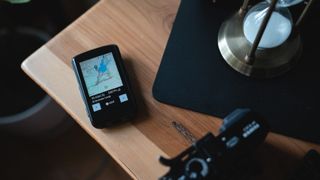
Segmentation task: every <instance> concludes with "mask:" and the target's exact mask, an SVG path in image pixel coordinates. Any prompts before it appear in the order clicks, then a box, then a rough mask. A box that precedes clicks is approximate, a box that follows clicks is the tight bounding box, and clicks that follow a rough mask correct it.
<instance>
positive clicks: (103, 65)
mask: <svg viewBox="0 0 320 180" xmlns="http://www.w3.org/2000/svg"><path fill="white" fill-rule="evenodd" d="M73 68H74V70H75V73H76V76H77V79H78V82H79V87H80V90H81V94H82V97H83V100H84V102H85V105H86V108H87V112H88V116H89V118H90V120H91V122H92V124H93V126H95V127H97V128H103V127H107V126H110V125H112V124H114V123H115V122H118V121H122V120H126V119H129V118H130V117H132V116H133V115H134V114H135V110H136V107H135V101H134V99H133V94H132V92H131V88H130V84H129V82H128V77H127V75H126V74H127V73H126V72H125V69H124V66H123V63H122V58H121V55H120V52H119V49H118V48H117V46H115V45H109V46H104V47H101V48H97V49H94V50H91V51H87V52H85V53H82V54H80V55H78V56H76V57H74V59H73Z"/></svg>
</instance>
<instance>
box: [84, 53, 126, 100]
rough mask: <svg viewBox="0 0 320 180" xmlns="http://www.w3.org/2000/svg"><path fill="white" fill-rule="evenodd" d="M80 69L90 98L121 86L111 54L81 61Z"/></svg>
mask: <svg viewBox="0 0 320 180" xmlns="http://www.w3.org/2000/svg"><path fill="white" fill-rule="evenodd" d="M80 67H81V72H82V74H83V78H84V81H85V84H86V87H87V89H88V94H89V96H90V97H92V96H94V95H97V94H100V93H102V92H106V91H109V90H112V89H115V88H118V87H121V86H123V83H122V80H121V77H120V74H119V71H118V68H117V65H116V63H115V61H114V57H113V55H112V53H111V52H110V53H107V54H104V55H101V56H98V57H95V58H92V59H89V60H87V61H83V62H81V63H80Z"/></svg>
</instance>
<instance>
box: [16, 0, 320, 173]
mask: <svg viewBox="0 0 320 180" xmlns="http://www.w3.org/2000/svg"><path fill="white" fill-rule="evenodd" d="M179 3H180V1H179V0H161V1H159V0H101V1H99V2H98V3H97V4H96V5H95V6H94V7H92V8H91V9H90V10H89V11H87V12H86V13H85V14H84V15H82V16H81V17H80V18H79V19H77V20H76V21H75V22H73V23H72V24H71V25H70V26H68V27H67V28H66V29H65V30H63V31H62V32H61V33H59V34H58V35H57V36H56V37H54V38H53V39H52V40H51V41H49V42H48V43H47V44H46V45H44V46H43V47H41V48H40V49H39V50H37V51H36V52H35V53H34V54H32V55H31V56H30V57H29V58H27V59H26V60H25V61H24V62H23V64H22V69H23V70H24V71H25V72H26V73H27V74H28V75H29V76H30V77H31V78H32V79H33V80H34V81H35V82H37V83H38V84H39V85H40V86H41V87H42V88H43V89H44V90H45V91H46V92H47V93H48V94H49V95H51V96H52V97H53V98H54V99H55V100H56V101H57V102H58V103H59V104H60V105H61V106H62V107H64V109H66V111H67V112H68V113H69V114H71V115H72V117H73V118H74V119H75V120H76V121H77V122H78V123H79V124H80V125H81V126H82V128H84V129H85V130H86V131H87V132H88V133H89V134H90V135H91V136H92V137H93V138H94V139H95V140H96V141H97V142H98V143H99V144H100V145H101V146H102V147H103V148H104V149H105V150H106V151H107V152H108V153H109V154H110V155H111V156H112V157H113V158H114V159H115V160H116V161H117V162H118V163H119V165H120V166H122V168H124V169H125V170H126V171H127V172H128V173H129V175H131V177H132V178H134V179H157V178H158V177H159V176H161V175H163V174H164V173H165V172H166V171H167V170H168V169H167V168H164V167H163V166H161V165H160V164H159V162H158V159H157V158H158V157H159V155H164V156H167V157H173V156H175V155H177V154H178V153H179V152H180V151H182V150H183V149H185V148H186V147H188V146H189V145H190V144H189V142H188V141H187V140H186V139H184V138H183V137H182V136H181V135H180V134H179V133H178V132H177V131H176V130H175V129H174V128H173V126H172V121H177V122H180V123H182V124H183V125H184V126H186V127H187V128H188V129H189V130H190V131H191V132H192V133H193V134H194V135H195V136H196V137H198V138H200V137H201V136H202V135H204V134H206V133H207V132H208V131H211V132H213V133H214V134H216V135H217V133H218V129H219V126H220V124H221V120H220V119H218V118H215V117H212V116H208V115H204V114H200V113H196V112H192V111H188V110H184V109H181V108H177V107H173V106H169V105H166V104H162V103H160V102H158V101H156V100H155V99H154V98H153V97H152V91H151V90H152V84H153V81H154V79H155V75H156V72H157V70H158V67H159V64H160V61H161V58H162V54H163V52H164V48H165V46H166V43H167V40H168V37H169V34H170V30H171V28H172V24H173V22H174V18H175V15H176V12H177V9H178V6H179ZM106 44H117V45H118V46H119V48H120V51H121V53H122V55H123V58H124V60H125V65H126V67H127V70H128V71H129V76H130V80H131V81H132V84H133V86H134V92H135V95H136V97H137V100H138V105H139V115H138V118H136V119H135V120H134V121H133V122H131V123H127V124H124V125H121V126H118V127H115V128H110V129H105V130H97V129H94V128H93V127H92V126H91V125H90V123H89V120H88V118H87V115H86V113H85V109H84V104H83V102H82V99H81V97H80V94H79V91H78V88H77V82H76V78H75V76H74V73H73V71H72V69H71V59H72V57H73V56H75V55H76V54H78V53H81V52H83V51H86V50H89V49H92V48H96V47H99V46H103V45H106ZM311 148H314V149H316V150H318V151H320V146H319V145H315V144H312V143H308V142H304V141H300V140H297V139H293V138H289V137H285V136H281V135H278V134H274V133H270V134H269V135H268V138H267V141H266V143H265V144H264V145H263V146H262V147H261V148H260V149H259V151H258V156H259V157H261V158H258V159H259V161H260V162H261V164H262V166H263V169H265V170H264V172H263V173H262V174H263V175H262V176H261V177H260V178H259V179H270V178H272V179H283V178H284V177H286V176H287V175H288V174H290V173H292V171H293V169H294V166H295V164H296V163H297V162H298V161H297V160H298V159H299V158H301V157H302V156H303V155H304V154H305V153H306V152H307V151H308V150H309V149H311Z"/></svg>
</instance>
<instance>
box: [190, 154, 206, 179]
mask: <svg viewBox="0 0 320 180" xmlns="http://www.w3.org/2000/svg"><path fill="white" fill-rule="evenodd" d="M208 173H209V168H208V164H207V162H206V161H205V160H204V159H201V158H192V159H191V160H190V161H188V163H187V164H186V167H185V176H187V177H188V178H189V179H199V178H202V177H206V176H207V175H208Z"/></svg>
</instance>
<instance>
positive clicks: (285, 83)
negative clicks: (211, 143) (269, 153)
mask: <svg viewBox="0 0 320 180" xmlns="http://www.w3.org/2000/svg"><path fill="white" fill-rule="evenodd" d="M222 1H223V0H222ZM222 1H220V4H216V5H213V4H212V0H182V2H181V4H180V8H179V10H178V14H177V16H176V20H175V23H174V25H173V29H172V32H171V34H170V37H169V40H168V43H167V47H166V49H165V52H164V55H163V59H162V62H161V65H160V67H159V70H158V73H157V77H156V80H155V82H154V86H153V96H154V97H155V98H156V99H157V100H159V101H161V102H164V103H167V104H171V105H175V106H179V107H182V108H187V109H190V110H194V111H197V112H202V113H206V114H211V115H213V116H217V117H224V116H226V115H227V114H228V113H229V112H231V111H232V110H234V109H235V108H239V107H249V108H251V109H253V110H255V111H257V112H260V113H261V114H262V115H264V116H265V117H266V118H267V120H268V121H269V124H270V126H271V129H272V130H273V131H274V132H278V133H282V134H285V135H289V136H293V137H297V138H301V139H305V140H310V141H313V142H317V143H320V118H319V115H318V111H319V112H320V109H319V100H320V98H319V97H320V95H319V93H320V88H319V83H320V81H319V79H320V70H319V58H318V55H319V53H318V52H320V48H319V45H318V44H319V42H320V38H319V34H318V32H320V28H319V22H318V21H317V20H312V19H311V18H308V20H307V21H306V23H305V24H304V27H306V28H304V30H303V36H302V38H303V41H304V51H303V57H302V60H301V61H299V63H298V64H297V65H296V66H295V67H294V68H293V69H292V70H290V72H288V73H286V74H285V75H283V76H280V77H277V78H273V79H266V80H258V79H253V78H249V77H246V76H243V75H241V74H239V73H238V72H236V71H234V70H233V69H232V68H231V67H229V65H227V63H226V62H225V61H224V60H223V58H222V56H221V55H220V52H219V50H218V45H217V35H218V30H219V27H220V25H221V23H222V22H223V20H225V19H226V18H227V17H228V16H230V15H231V14H232V13H233V12H235V11H236V10H237V9H238V7H240V4H241V1H227V0H226V1H224V3H221V2H222ZM235 3H237V5H236V6H234V7H230V6H229V5H230V4H235ZM227 5H228V6H227ZM312 12H313V11H312ZM315 15H316V16H318V15H317V13H311V16H315ZM317 18H319V16H318V17H317ZM314 19H316V18H314ZM317 26H318V27H317ZM312 44H315V45H312Z"/></svg>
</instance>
